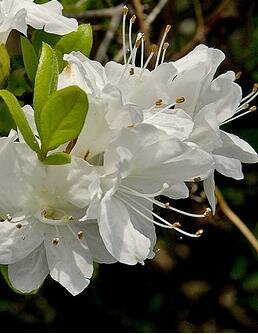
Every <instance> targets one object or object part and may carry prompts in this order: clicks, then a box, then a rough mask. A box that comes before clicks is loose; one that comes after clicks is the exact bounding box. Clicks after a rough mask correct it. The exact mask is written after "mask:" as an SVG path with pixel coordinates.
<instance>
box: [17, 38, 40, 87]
mask: <svg viewBox="0 0 258 334" xmlns="http://www.w3.org/2000/svg"><path fill="white" fill-rule="evenodd" d="M21 49H22V57H23V62H24V67H25V70H26V73H27V75H28V77H29V79H30V81H31V82H32V83H34V80H35V76H36V73H37V68H38V63H39V60H38V56H37V54H36V51H35V49H34V47H33V45H32V44H31V42H30V41H29V40H28V39H27V38H25V37H23V36H21Z"/></svg>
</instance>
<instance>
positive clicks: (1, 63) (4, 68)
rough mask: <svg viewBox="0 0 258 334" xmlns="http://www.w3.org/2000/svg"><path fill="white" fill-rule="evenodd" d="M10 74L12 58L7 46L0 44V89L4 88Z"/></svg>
mask: <svg viewBox="0 0 258 334" xmlns="http://www.w3.org/2000/svg"><path fill="white" fill-rule="evenodd" d="M9 74H10V57H9V54H8V52H7V49H6V46H5V44H0V87H1V88H2V87H3V86H4V84H5V82H6V81H7V78H8V77H9Z"/></svg>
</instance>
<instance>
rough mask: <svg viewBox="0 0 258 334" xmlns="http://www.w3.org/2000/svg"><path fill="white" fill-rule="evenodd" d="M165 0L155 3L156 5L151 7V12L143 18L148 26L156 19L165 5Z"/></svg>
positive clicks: (166, 0)
mask: <svg viewBox="0 0 258 334" xmlns="http://www.w3.org/2000/svg"><path fill="white" fill-rule="evenodd" d="M167 2H168V0H160V1H159V3H158V4H157V5H156V7H154V8H153V10H152V12H151V13H150V14H149V15H148V17H147V18H146V20H145V24H146V26H147V27H148V28H149V27H150V26H151V24H152V23H153V22H154V21H155V20H156V18H157V16H158V15H159V13H160V12H161V11H162V9H163V8H164V7H165V6H166V4H167Z"/></svg>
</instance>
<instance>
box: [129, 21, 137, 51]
mask: <svg viewBox="0 0 258 334" xmlns="http://www.w3.org/2000/svg"><path fill="white" fill-rule="evenodd" d="M135 20H136V16H135V15H133V16H132V17H131V19H130V23H129V48H130V53H132V52H133V44H132V26H133V24H134V22H135Z"/></svg>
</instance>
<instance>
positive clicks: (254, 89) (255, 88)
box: [253, 82, 258, 92]
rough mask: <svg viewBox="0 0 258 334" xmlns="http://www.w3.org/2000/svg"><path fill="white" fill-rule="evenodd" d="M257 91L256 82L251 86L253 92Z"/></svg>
mask: <svg viewBox="0 0 258 334" xmlns="http://www.w3.org/2000/svg"><path fill="white" fill-rule="evenodd" d="M257 90H258V83H257V82H256V83H255V84H254V85H253V92H257Z"/></svg>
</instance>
